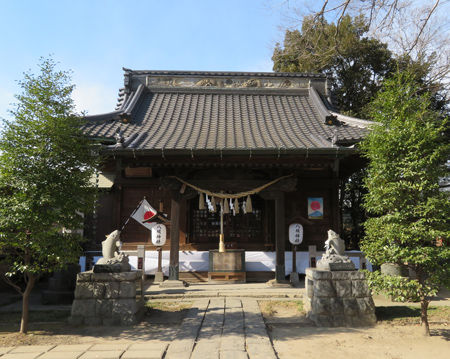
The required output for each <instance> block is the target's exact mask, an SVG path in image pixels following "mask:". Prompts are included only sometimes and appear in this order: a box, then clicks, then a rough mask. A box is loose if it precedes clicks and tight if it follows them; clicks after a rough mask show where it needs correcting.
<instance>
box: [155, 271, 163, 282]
mask: <svg viewBox="0 0 450 359" xmlns="http://www.w3.org/2000/svg"><path fill="white" fill-rule="evenodd" d="M162 282H164V274H163V272H156V273H155V280H154V281H153V283H162Z"/></svg>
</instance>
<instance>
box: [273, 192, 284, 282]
mask: <svg viewBox="0 0 450 359" xmlns="http://www.w3.org/2000/svg"><path fill="white" fill-rule="evenodd" d="M285 227H286V226H285V214H284V192H277V195H276V197H275V248H276V266H275V280H276V281H277V282H280V281H284V280H285V264H284V252H285V242H286V238H285V233H286V228H285Z"/></svg>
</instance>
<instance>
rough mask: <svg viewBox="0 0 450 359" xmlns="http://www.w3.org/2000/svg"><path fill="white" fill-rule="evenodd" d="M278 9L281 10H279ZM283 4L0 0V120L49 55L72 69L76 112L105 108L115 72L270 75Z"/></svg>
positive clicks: (112, 96) (259, 0)
mask: <svg viewBox="0 0 450 359" xmlns="http://www.w3.org/2000/svg"><path fill="white" fill-rule="evenodd" d="M280 4H281V5H280ZM280 6H283V1H270V0H209V1H208V0H160V1H157V0H126V1H125V0H124V1H117V0H76V1H75V0H74V1H70V0H39V1H37V0H0V33H1V34H2V36H1V40H0V47H1V54H2V56H1V57H0V64H1V66H0V117H6V118H8V114H7V108H8V107H9V104H10V103H12V102H14V101H15V99H14V94H16V93H18V92H19V91H20V89H19V88H18V86H17V83H16V82H17V80H20V79H22V78H23V73H24V72H25V71H27V70H29V69H31V70H32V71H36V64H37V63H38V61H39V57H41V56H44V57H46V56H48V55H49V54H52V56H53V58H54V59H55V60H56V61H58V62H59V63H60V65H59V68H60V69H64V70H69V69H71V70H72V71H73V76H72V78H73V82H74V83H75V85H76V86H77V89H76V91H75V93H74V96H73V97H74V99H75V102H76V104H77V107H78V110H86V111H88V113H89V114H95V113H100V112H107V111H110V110H113V108H114V106H115V100H116V96H117V91H118V89H119V88H120V87H121V86H122V82H123V71H122V67H128V68H131V69H140V70H144V69H145V70H211V71H213V70H219V71H220V70H229V71H271V70H272V61H271V56H272V51H273V47H274V45H275V43H276V41H280V40H282V38H283V32H282V31H281V30H280V25H282V23H283V21H284V20H283V16H282V15H281V13H282V11H281V9H280Z"/></svg>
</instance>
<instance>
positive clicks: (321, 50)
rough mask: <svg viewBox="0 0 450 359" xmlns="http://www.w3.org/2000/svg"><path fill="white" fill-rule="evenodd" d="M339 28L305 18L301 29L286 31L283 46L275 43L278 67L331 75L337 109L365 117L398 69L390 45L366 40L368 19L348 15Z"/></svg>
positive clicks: (319, 19) (314, 18) (283, 69)
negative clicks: (381, 90) (383, 83)
mask: <svg viewBox="0 0 450 359" xmlns="http://www.w3.org/2000/svg"><path fill="white" fill-rule="evenodd" d="M339 26H340V27H339V31H338V27H337V25H336V24H334V23H328V22H327V21H326V20H325V19H322V18H317V17H313V16H306V17H305V18H303V21H302V27H301V31H299V30H286V33H285V38H284V43H283V46H281V45H280V44H277V45H276V47H275V49H274V53H273V57H272V60H273V62H274V66H273V69H274V70H275V71H285V72H320V73H324V74H327V75H330V80H331V81H332V83H331V85H332V88H331V92H332V97H333V103H334V104H335V105H336V107H337V108H339V110H340V111H342V112H345V113H347V114H350V115H354V116H357V117H360V118H366V117H367V114H366V111H365V106H366V105H367V104H368V103H370V101H372V99H373V98H374V96H375V95H376V93H377V92H378V91H379V89H380V87H381V84H382V81H383V80H384V79H385V78H386V77H387V76H389V75H390V74H392V73H393V72H394V71H395V68H396V66H395V61H394V59H393V58H392V54H391V52H390V51H389V50H388V49H387V45H386V44H383V43H381V42H380V41H378V40H375V39H372V38H369V37H367V31H368V26H367V24H366V21H365V19H364V17H362V16H358V17H355V18H352V17H350V16H348V15H347V16H344V17H343V19H342V22H341V23H340V25H339Z"/></svg>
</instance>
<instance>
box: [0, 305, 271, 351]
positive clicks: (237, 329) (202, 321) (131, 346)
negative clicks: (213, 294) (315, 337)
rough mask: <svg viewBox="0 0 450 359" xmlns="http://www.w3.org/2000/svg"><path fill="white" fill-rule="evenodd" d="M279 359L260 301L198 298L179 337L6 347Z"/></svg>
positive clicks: (179, 331)
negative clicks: (137, 341) (131, 341)
mask: <svg viewBox="0 0 450 359" xmlns="http://www.w3.org/2000/svg"><path fill="white" fill-rule="evenodd" d="M94 358H95V359H209V358H211V359H241V358H242V359H244V358H245V359H260V358H261V359H276V358H277V356H276V354H275V351H274V349H273V346H272V343H271V341H270V338H269V336H268V334H267V331H266V327H265V324H264V321H263V318H262V315H261V311H260V309H259V305H258V303H257V301H256V299H253V298H233V297H221V298H211V299H207V298H205V299H203V298H202V299H198V300H196V301H195V302H194V303H193V305H192V307H191V309H190V310H189V311H188V313H187V315H186V317H185V318H184V319H183V322H182V324H181V327H180V328H179V330H178V332H177V334H176V335H175V337H174V338H173V340H172V341H171V342H170V343H169V344H167V343H164V342H154V343H152V342H140V343H114V342H105V343H103V344H74V345H28V346H17V347H0V359H94Z"/></svg>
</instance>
